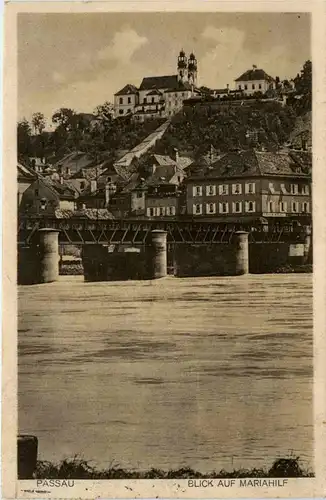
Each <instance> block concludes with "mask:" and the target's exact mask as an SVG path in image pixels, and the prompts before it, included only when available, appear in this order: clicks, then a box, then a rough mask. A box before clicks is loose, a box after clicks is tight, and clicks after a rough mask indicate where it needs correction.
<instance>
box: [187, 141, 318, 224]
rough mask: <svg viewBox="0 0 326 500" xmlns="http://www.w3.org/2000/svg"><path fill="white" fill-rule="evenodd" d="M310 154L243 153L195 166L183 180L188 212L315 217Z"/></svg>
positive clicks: (227, 217) (229, 216) (245, 216)
mask: <svg viewBox="0 0 326 500" xmlns="http://www.w3.org/2000/svg"><path fill="white" fill-rule="evenodd" d="M310 161H311V160H310V159H309V155H308V154H307V155H303V154H302V153H301V154H300V155H298V154H295V153H294V152H291V151H283V152H279V153H272V152H265V151H256V150H250V151H241V152H232V153H227V154H225V155H224V156H222V157H221V158H220V159H218V160H217V161H216V162H215V163H213V164H211V165H210V166H203V167H202V166H201V165H200V164H199V165H197V171H195V172H194V173H193V174H192V175H191V176H189V177H188V178H187V179H186V180H185V184H186V204H187V214H188V215H192V216H194V217H195V218H197V217H198V218H215V219H219V220H232V219H233V220H239V218H241V219H242V220H244V221H245V220H246V219H247V220H249V219H251V218H259V217H264V218H266V219H273V220H275V218H279V219H281V218H282V219H283V218H284V217H290V218H296V219H298V218H302V217H307V216H308V217H309V216H310V214H311V168H310Z"/></svg>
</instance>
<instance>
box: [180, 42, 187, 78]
mask: <svg viewBox="0 0 326 500" xmlns="http://www.w3.org/2000/svg"><path fill="white" fill-rule="evenodd" d="M187 77H188V70H187V56H186V54H185V52H184V50H183V49H182V50H180V54H179V56H178V81H179V82H186V81H187Z"/></svg>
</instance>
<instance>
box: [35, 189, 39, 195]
mask: <svg viewBox="0 0 326 500" xmlns="http://www.w3.org/2000/svg"><path fill="white" fill-rule="evenodd" d="M38 194H39V191H38V189H37V188H36V189H35V196H38Z"/></svg>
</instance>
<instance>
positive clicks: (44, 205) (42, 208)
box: [41, 198, 46, 210]
mask: <svg viewBox="0 0 326 500" xmlns="http://www.w3.org/2000/svg"><path fill="white" fill-rule="evenodd" d="M45 209H46V199H45V198H42V199H41V210H45Z"/></svg>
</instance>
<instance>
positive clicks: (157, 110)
mask: <svg viewBox="0 0 326 500" xmlns="http://www.w3.org/2000/svg"><path fill="white" fill-rule="evenodd" d="M198 92H199V91H198V90H197V60H196V57H195V55H194V54H193V53H191V54H190V56H189V58H187V56H186V54H185V52H184V51H183V50H181V51H180V53H179V56H178V60H177V74H176V75H168V76H146V77H145V78H143V81H142V82H141V84H140V87H139V88H137V87H135V86H134V85H131V84H127V85H126V86H125V87H123V89H121V90H119V92H117V93H116V94H114V112H115V117H119V116H126V115H127V114H132V115H133V116H134V119H135V120H138V121H144V120H146V119H147V118H156V117H167V118H168V117H169V116H172V115H173V114H175V113H176V112H178V111H179V110H180V109H181V108H182V105H183V101H184V100H185V99H189V98H190V97H191V96H193V95H196V94H197V93H198Z"/></svg>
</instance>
